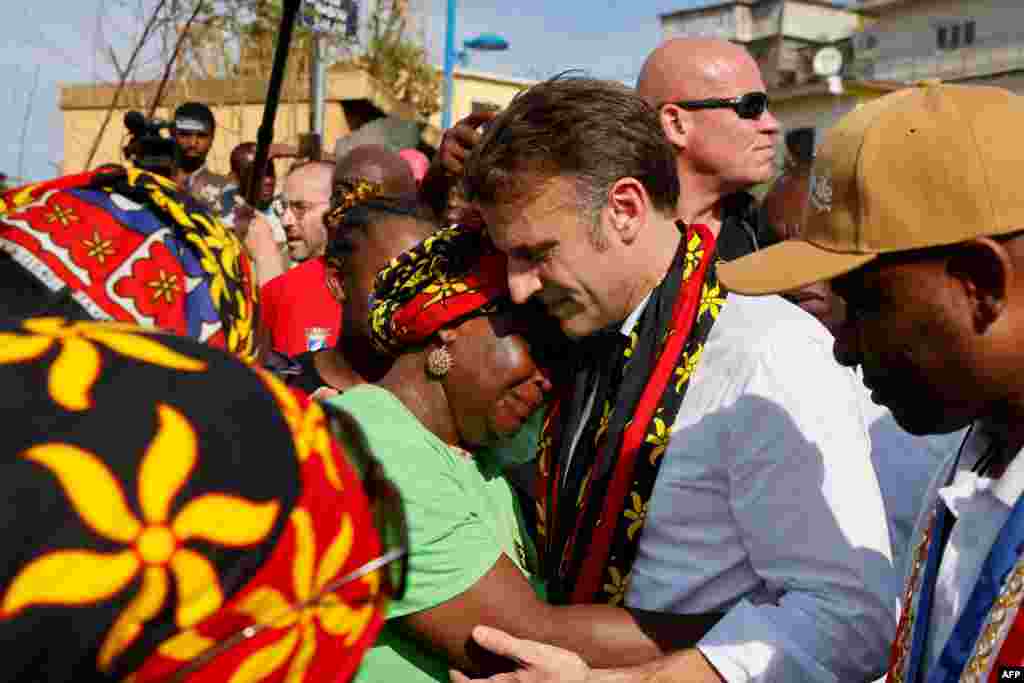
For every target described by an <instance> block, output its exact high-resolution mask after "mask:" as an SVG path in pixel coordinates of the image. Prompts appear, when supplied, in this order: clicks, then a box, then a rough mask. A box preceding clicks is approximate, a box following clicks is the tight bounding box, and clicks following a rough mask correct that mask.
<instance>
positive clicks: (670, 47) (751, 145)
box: [636, 38, 779, 260]
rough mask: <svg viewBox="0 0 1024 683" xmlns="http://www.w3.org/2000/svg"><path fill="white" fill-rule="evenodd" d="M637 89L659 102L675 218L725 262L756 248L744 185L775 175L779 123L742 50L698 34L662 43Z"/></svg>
mask: <svg viewBox="0 0 1024 683" xmlns="http://www.w3.org/2000/svg"><path fill="white" fill-rule="evenodd" d="M636 88H637V93H638V94H639V95H640V96H641V97H643V98H644V99H645V100H647V102H648V103H649V104H651V105H652V106H654V107H657V108H658V114H659V117H660V120H661V128H662V131H663V132H664V133H665V136H666V137H667V138H668V141H669V142H670V143H671V144H672V147H673V149H674V150H675V153H676V170H677V172H678V173H679V180H680V185H681V186H682V192H681V194H680V196H679V211H678V217H679V218H680V219H681V220H683V221H684V222H686V223H703V224H705V225H707V226H708V227H709V228H711V231H712V232H713V233H715V235H716V236H717V238H718V253H719V256H720V257H721V258H723V259H725V260H731V259H733V258H736V257H738V256H742V255H744V254H747V253H749V252H751V251H754V250H756V249H758V248H759V247H761V246H763V244H762V242H763V241H764V240H763V237H762V236H761V235H760V234H759V233H758V228H757V225H758V223H757V220H756V217H755V207H754V199H753V197H751V196H750V194H748V193H747V190H749V189H750V188H751V187H753V186H754V185H758V184H760V183H765V182H768V181H769V180H771V179H772V177H773V176H774V175H775V170H776V169H775V155H776V144H777V140H778V134H779V122H778V120H777V119H776V118H775V117H774V116H773V115H772V113H771V112H770V111H769V110H768V96H767V95H766V94H765V84H764V80H763V79H762V77H761V71H760V69H759V68H758V66H757V63H756V62H755V61H754V59H753V58H752V57H751V56H750V54H749V53H748V52H747V51H746V49H744V48H743V47H741V46H739V45H736V44H734V43H730V42H727V41H723V40H712V39H704V38H701V39H688V38H676V39H672V40H668V41H665V42H664V43H662V44H661V45H660V46H659V47H658V48H657V49H655V50H654V52H652V53H651V54H650V56H649V57H648V58H647V61H646V62H645V63H644V66H643V69H642V70H641V72H640V77H639V79H638V81H637V86H636Z"/></svg>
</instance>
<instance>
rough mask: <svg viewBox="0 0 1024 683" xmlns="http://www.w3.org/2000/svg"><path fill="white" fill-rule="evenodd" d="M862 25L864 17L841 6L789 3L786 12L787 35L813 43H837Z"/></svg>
mask: <svg viewBox="0 0 1024 683" xmlns="http://www.w3.org/2000/svg"><path fill="white" fill-rule="evenodd" d="M859 27H860V17H858V16H857V15H856V14H854V13H852V12H848V11H846V10H843V9H840V8H830V7H823V6H821V5H811V4H805V3H802V2H787V3H786V7H785V10H784V11H783V13H782V33H783V35H785V36H786V37H787V38H796V39H800V40H806V41H808V42H812V43H834V42H836V41H839V40H843V39H845V38H849V37H850V34H851V33H853V32H854V31H856V30H857V29H858V28H859Z"/></svg>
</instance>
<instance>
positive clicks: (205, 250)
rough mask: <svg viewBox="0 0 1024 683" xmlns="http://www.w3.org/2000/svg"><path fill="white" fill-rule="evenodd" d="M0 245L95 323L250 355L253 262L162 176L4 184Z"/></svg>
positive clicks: (119, 171)
mask: <svg viewBox="0 0 1024 683" xmlns="http://www.w3.org/2000/svg"><path fill="white" fill-rule="evenodd" d="M0 250H3V251H5V252H7V253H9V254H10V255H11V257H12V258H13V259H14V260H15V261H16V262H17V263H19V264H20V265H21V266H22V267H23V268H24V269H25V270H26V271H28V273H30V274H31V275H32V276H33V277H34V278H36V279H37V280H38V281H40V282H41V283H42V284H43V285H44V286H45V287H47V288H48V289H49V290H50V291H52V292H54V293H60V292H62V291H63V292H67V293H68V294H69V296H70V297H71V298H72V299H74V301H76V302H77V304H78V305H79V306H80V307H81V308H82V309H84V311H85V312H86V313H87V314H88V316H89V317H91V318H93V319H97V320H118V321H122V322H130V323H135V324H138V325H142V326H144V327H155V328H159V329H162V330H167V331H169V332H173V333H175V334H179V335H182V336H187V337H192V338H193V339H198V340H199V341H202V342H205V343H206V344H209V345H210V346H214V347H218V348H224V349H227V350H229V351H231V352H232V353H235V354H236V355H238V356H239V357H241V358H242V359H243V360H246V361H252V360H254V359H255V357H256V347H255V330H254V326H255V321H256V320H257V319H258V311H257V298H258V295H257V289H256V284H255V280H254V278H253V272H252V266H251V264H250V261H249V258H248V256H247V255H246V254H245V250H244V249H243V247H242V244H241V242H240V241H239V240H238V238H237V237H236V236H235V235H234V233H232V232H231V231H229V230H227V229H226V228H225V227H224V226H223V225H221V224H220V223H219V222H218V221H217V219H216V218H215V217H213V216H212V215H211V214H210V213H209V212H208V211H207V210H206V209H204V208H202V207H201V206H200V205H199V204H197V203H196V202H195V201H194V200H193V199H192V198H191V197H189V196H188V195H186V194H184V193H182V192H181V191H180V190H179V189H178V187H177V185H175V184H174V183H173V182H171V181H170V180H168V179H167V178H164V177H162V176H159V175H155V174H152V173H148V172H145V171H140V170H137V169H132V168H129V169H125V168H122V167H120V166H106V167H103V168H100V169H98V170H96V171H92V172H89V173H82V174H79V175H71V176H65V177H62V178H57V179H56V180H51V181H47V182H44V183H38V184H35V185H28V186H25V187H22V188H18V189H14V190H10V191H8V192H6V193H4V194H3V195H2V196H0Z"/></svg>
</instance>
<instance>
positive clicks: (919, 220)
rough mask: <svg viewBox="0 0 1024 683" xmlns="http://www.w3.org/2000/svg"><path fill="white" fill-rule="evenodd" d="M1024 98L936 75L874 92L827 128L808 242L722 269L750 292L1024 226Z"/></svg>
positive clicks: (808, 214)
mask: <svg viewBox="0 0 1024 683" xmlns="http://www.w3.org/2000/svg"><path fill="white" fill-rule="evenodd" d="M1022 126H1024V97H1019V96H1017V95H1014V94H1013V93H1011V92H1009V91H1008V90H1004V89H1002V88H993V87H987V86H970V85H936V84H927V85H924V86H923V87H918V88H907V89H905V90H900V91H897V92H895V93H892V94H889V95H886V96H884V97H880V98H878V99H876V100H872V101H871V102H868V103H867V104H864V105H862V106H861V107H859V108H857V109H855V110H854V111H852V112H850V113H849V114H847V115H846V116H844V117H843V118H842V119H840V121H839V122H838V123H837V124H836V125H835V126H834V127H833V128H832V129H831V130H830V131H829V132H828V133H827V135H826V137H825V141H824V143H823V144H822V146H821V148H820V149H819V150H818V155H817V158H816V159H815V161H814V167H813V169H812V171H811V185H810V193H809V198H808V203H807V206H806V207H805V213H804V217H803V222H802V224H801V225H802V226H803V229H802V234H801V238H800V239H799V240H788V241H785V242H782V243H780V244H776V245H773V246H771V247H768V248H767V249H763V250H761V251H758V252H755V253H753V254H750V255H749V256H745V257H743V258H740V259H736V260H735V261H732V262H730V263H723V264H721V265H720V266H719V268H718V274H719V277H720V278H721V280H722V282H723V283H724V284H725V286H726V287H727V288H729V289H730V290H731V291H734V292H738V293H740V294H773V293H777V292H785V291H789V290H793V289H797V288H799V287H803V286H805V285H808V284H810V283H812V282H818V281H821V280H829V279H831V278H834V277H837V276H839V275H842V274H843V273H847V272H849V271H851V270H853V269H855V268H857V267H859V266H862V265H864V264H865V263H868V262H870V261H872V260H874V259H875V258H877V257H878V256H879V255H880V254H886V253H892V252H900V251H908V250H911V249H920V248H922V247H931V246H940V245H945V244H955V243H957V242H963V241H965V240H969V239H972V238H974V237H979V236H983V235H1001V234H1006V233H1010V232H1016V231H1018V230H1022V229H1024V134H1022V132H1021V128H1022Z"/></svg>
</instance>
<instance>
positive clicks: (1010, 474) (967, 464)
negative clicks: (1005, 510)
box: [938, 424, 1024, 517]
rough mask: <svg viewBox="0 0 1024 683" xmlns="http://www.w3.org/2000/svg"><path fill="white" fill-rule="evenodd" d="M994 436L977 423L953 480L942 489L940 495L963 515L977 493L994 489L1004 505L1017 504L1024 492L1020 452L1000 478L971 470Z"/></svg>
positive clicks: (948, 505) (952, 509) (1023, 464)
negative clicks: (967, 503) (983, 475)
mask: <svg viewBox="0 0 1024 683" xmlns="http://www.w3.org/2000/svg"><path fill="white" fill-rule="evenodd" d="M991 442H992V437H991V436H989V435H988V434H987V433H986V430H985V428H984V426H983V425H982V424H977V425H975V428H974V429H973V430H972V433H971V435H970V436H969V437H968V439H967V442H966V443H965V444H964V454H963V458H962V459H961V461H960V464H959V467H958V470H957V472H956V473H955V474H954V477H953V481H952V482H951V483H950V484H949V485H948V486H944V487H942V488H940V489H939V490H938V495H939V496H940V497H941V498H942V501H943V502H944V503H945V504H946V506H947V507H948V508H949V510H950V512H952V513H953V514H954V515H955V516H957V517H960V510H961V509H963V506H964V503H965V501H967V500H970V499H971V498H973V497H974V496H975V495H976V494H979V493H982V492H985V491H990V492H991V495H993V496H995V498H996V499H997V500H999V501H1000V502H1001V503H1002V504H1004V505H1006V506H1007V507H1011V508H1012V507H1013V506H1014V505H1015V504H1016V503H1017V499H1018V498H1020V496H1021V494H1022V493H1024V458H1021V457H1020V456H1021V452H1024V449H1022V451H1021V452H1018V453H1017V456H1016V457H1014V458H1013V459H1012V460H1011V461H1010V463H1009V465H1007V467H1006V471H1005V472H1003V475H1002V476H1001V477H999V478H998V479H991V478H989V477H980V476H978V475H977V474H976V473H974V472H972V471H971V468H972V467H974V465H975V464H976V463H977V461H978V460H979V459H980V458H981V455H982V454H983V453H984V452H985V451H986V450H987V449H988V447H989V444H991Z"/></svg>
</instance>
